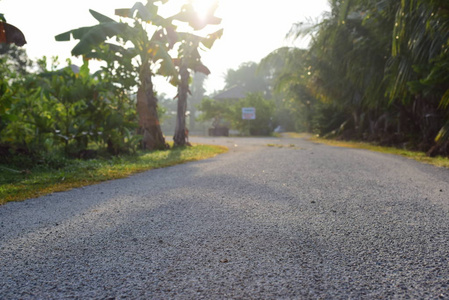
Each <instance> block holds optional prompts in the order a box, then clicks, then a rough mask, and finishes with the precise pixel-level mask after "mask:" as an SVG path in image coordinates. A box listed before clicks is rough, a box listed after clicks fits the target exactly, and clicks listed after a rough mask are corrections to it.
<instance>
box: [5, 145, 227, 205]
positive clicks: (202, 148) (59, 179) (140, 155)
mask: <svg viewBox="0 0 449 300" xmlns="http://www.w3.org/2000/svg"><path fill="white" fill-rule="evenodd" d="M226 151H227V148H225V147H220V146H209V145H194V146H193V147H175V148H173V149H170V150H158V151H152V152H144V151H138V152H137V153H136V154H134V155H120V156H111V157H110V158H97V159H90V160H82V159H67V158H64V157H59V158H51V159H50V158H49V159H48V160H47V161H40V162H39V163H30V162H29V161H28V162H27V160H28V159H29V158H28V157H16V161H15V162H12V163H10V164H7V165H0V205H2V204H5V203H6V202H9V201H20V200H25V199H28V198H33V197H39V196H43V195H46V194H50V193H54V192H61V191H66V190H69V189H72V188H76V187H82V186H86V185H91V184H95V183H99V182H102V181H106V180H112V179H118V178H125V177H128V176H130V175H132V174H135V173H139V172H143V171H147V170H151V169H157V168H163V167H169V166H173V165H177V164H182V163H186V162H190V161H196V160H202V159H206V158H210V157H213V156H215V155H217V154H221V153H224V152H226ZM24 165H28V166H29V168H26V169H23V166H24Z"/></svg>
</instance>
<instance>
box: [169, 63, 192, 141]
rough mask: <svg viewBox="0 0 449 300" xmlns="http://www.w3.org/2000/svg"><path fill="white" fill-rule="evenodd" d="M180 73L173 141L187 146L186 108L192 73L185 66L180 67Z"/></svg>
mask: <svg viewBox="0 0 449 300" xmlns="http://www.w3.org/2000/svg"><path fill="white" fill-rule="evenodd" d="M179 73H180V75H181V82H180V84H179V86H178V113H177V117H176V129H175V135H174V137H173V141H174V142H175V146H185V145H186V144H187V141H186V139H187V134H186V131H187V130H186V110H187V93H188V92H189V77H190V74H189V71H188V70H187V68H186V67H185V66H181V67H180V70H179Z"/></svg>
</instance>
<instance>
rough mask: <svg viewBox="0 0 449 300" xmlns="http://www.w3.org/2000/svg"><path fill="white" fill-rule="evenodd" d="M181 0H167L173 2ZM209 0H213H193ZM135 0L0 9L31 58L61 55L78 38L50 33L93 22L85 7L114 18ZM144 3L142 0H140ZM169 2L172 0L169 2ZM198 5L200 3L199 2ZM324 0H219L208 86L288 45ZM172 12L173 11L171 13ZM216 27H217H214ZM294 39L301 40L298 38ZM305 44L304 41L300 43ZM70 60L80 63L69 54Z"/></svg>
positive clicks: (1, 5)
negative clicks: (61, 38) (71, 39)
mask: <svg viewBox="0 0 449 300" xmlns="http://www.w3.org/2000/svg"><path fill="white" fill-rule="evenodd" d="M177 1H179V0H171V2H177ZM197 1H198V2H199V3H204V4H201V5H207V3H208V2H211V0H210V1H209V0H197ZM135 2H136V0H105V1H99V0H77V1H62V0H39V1H30V0H0V13H3V14H4V15H5V18H6V20H7V21H8V23H11V24H12V25H15V26H16V27H18V28H20V29H21V30H22V32H23V33H24V34H25V38H26V40H27V42H28V43H27V45H26V46H25V48H26V50H27V52H28V55H29V57H30V58H32V59H35V58H40V57H42V56H44V55H45V56H47V57H52V56H59V58H60V61H61V63H62V64H63V65H65V59H66V58H68V57H71V56H70V51H71V49H72V48H73V47H74V45H75V44H76V42H56V41H55V40H54V36H55V35H57V34H59V33H62V32H65V31H68V30H70V29H74V28H78V27H81V26H89V25H94V24H96V23H97V22H96V20H95V19H94V18H93V17H92V16H91V15H90V14H89V9H93V10H96V11H98V12H100V13H102V14H104V15H106V16H109V17H113V18H114V10H115V8H128V7H132V6H133V5H134V3H135ZM142 2H144V3H146V1H144V0H142ZM169 3H170V2H169ZM199 5H200V4H199ZM328 10H329V6H328V4H327V0H313V1H311V0H276V1H266V0H220V6H219V9H218V11H217V16H219V17H221V18H222V19H223V21H222V27H223V28H224V35H223V37H222V38H221V40H219V41H217V42H216V44H215V45H214V47H213V48H212V50H209V51H208V52H207V53H204V54H203V62H204V64H205V65H206V66H208V67H209V69H210V70H211V72H212V74H211V75H209V78H208V80H207V82H206V89H207V91H208V92H213V91H214V90H220V89H222V88H223V86H224V75H225V73H226V70H228V69H236V68H238V66H239V65H240V64H241V63H243V62H247V61H255V62H259V61H260V60H261V59H262V58H263V57H265V56H266V55H268V54H269V53H270V52H271V51H273V50H275V49H277V48H279V47H282V46H291V45H292V43H291V42H289V41H287V40H286V39H285V35H286V34H287V33H288V31H289V30H290V28H291V26H292V24H293V23H296V22H300V21H306V19H307V18H312V19H316V18H318V17H319V16H321V15H322V13H323V12H324V11H328ZM170 14H172V13H170ZM215 29H216V28H215ZM297 45H300V44H298V43H297ZM301 46H306V45H304V44H303V45H301ZM72 60H73V62H74V63H78V64H79V63H80V61H79V60H77V59H76V58H72ZM155 86H156V89H157V90H158V91H160V92H165V93H166V94H167V95H168V96H174V95H176V89H174V88H171V87H169V85H168V84H165V82H163V81H161V80H158V81H156V83H155Z"/></svg>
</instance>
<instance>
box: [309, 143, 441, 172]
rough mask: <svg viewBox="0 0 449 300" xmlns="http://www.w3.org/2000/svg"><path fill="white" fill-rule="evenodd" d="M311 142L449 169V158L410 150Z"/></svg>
mask: <svg viewBox="0 0 449 300" xmlns="http://www.w3.org/2000/svg"><path fill="white" fill-rule="evenodd" d="M309 140H310V141H312V142H315V143H321V144H326V145H331V146H336V147H346V148H354V149H366V150H371V151H376V152H382V153H388V154H394V155H400V156H403V157H406V158H409V159H414V160H416V161H419V162H423V163H427V164H431V165H434V166H437V167H443V168H449V158H447V157H441V156H437V157H429V156H427V155H426V154H425V153H424V152H418V151H410V150H404V149H399V148H394V147H384V146H378V145H374V144H370V143H364V142H354V141H337V140H330V139H323V138H318V137H310V138H309Z"/></svg>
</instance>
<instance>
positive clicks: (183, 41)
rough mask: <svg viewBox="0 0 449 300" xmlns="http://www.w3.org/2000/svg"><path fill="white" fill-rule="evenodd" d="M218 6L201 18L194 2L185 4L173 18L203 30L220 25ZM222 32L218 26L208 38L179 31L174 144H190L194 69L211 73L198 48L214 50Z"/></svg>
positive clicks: (176, 63)
mask: <svg viewBox="0 0 449 300" xmlns="http://www.w3.org/2000/svg"><path fill="white" fill-rule="evenodd" d="M217 7H218V5H217V2H215V3H214V4H213V5H212V6H211V8H210V10H209V11H208V14H207V16H205V17H204V18H203V19H201V18H199V17H198V14H197V13H196V11H195V10H194V7H193V4H192V3H191V2H188V3H187V4H185V5H184V6H183V7H182V9H181V12H180V13H179V14H177V15H175V16H174V18H176V19H177V20H180V21H182V22H187V23H188V24H189V25H190V27H192V28H193V29H194V30H201V29H203V28H205V27H206V26H207V25H219V24H220V23H221V19H220V18H217V17H215V16H214V13H215V10H216V9H217ZM222 34H223V29H219V30H218V31H216V32H214V33H211V34H209V35H207V36H206V37H200V36H197V35H195V34H192V33H186V32H184V33H178V38H179V47H178V57H177V58H176V59H174V63H175V65H176V67H177V69H178V73H179V80H178V81H177V84H178V95H177V96H176V97H177V98H178V109H177V117H176V128H175V134H174V136H173V141H174V145H175V146H185V145H186V144H187V141H186V140H187V128H186V110H187V97H188V94H189V93H190V90H189V81H190V78H191V76H190V75H191V71H193V72H200V73H203V74H205V75H209V74H210V70H209V69H208V68H207V67H206V66H205V65H204V64H203V63H202V62H201V55H200V53H199V49H200V48H207V49H211V48H212V46H213V44H214V42H215V41H216V40H217V39H219V38H220V37H221V36H222Z"/></svg>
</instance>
